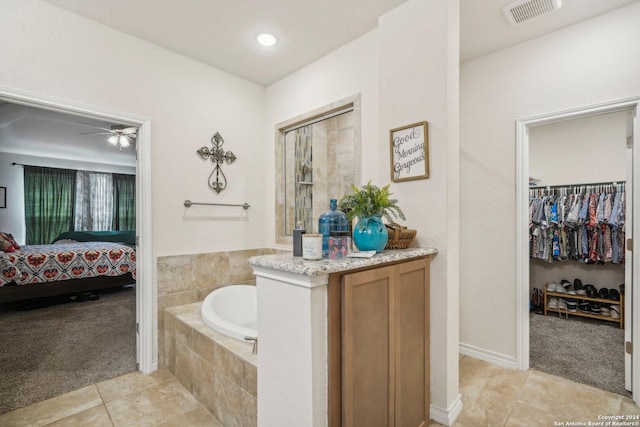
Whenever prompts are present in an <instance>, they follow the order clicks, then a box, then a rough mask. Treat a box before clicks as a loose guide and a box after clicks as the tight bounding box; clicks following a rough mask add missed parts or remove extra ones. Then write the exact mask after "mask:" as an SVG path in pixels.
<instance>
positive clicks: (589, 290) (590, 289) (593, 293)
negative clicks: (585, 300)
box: [584, 285, 598, 298]
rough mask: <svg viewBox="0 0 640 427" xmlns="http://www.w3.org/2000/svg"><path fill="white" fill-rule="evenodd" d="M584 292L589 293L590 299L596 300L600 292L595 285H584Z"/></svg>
mask: <svg viewBox="0 0 640 427" xmlns="http://www.w3.org/2000/svg"><path fill="white" fill-rule="evenodd" d="M584 290H585V291H587V296H588V297H590V298H596V297H597V296H598V291H597V290H596V287H595V286H593V285H584Z"/></svg>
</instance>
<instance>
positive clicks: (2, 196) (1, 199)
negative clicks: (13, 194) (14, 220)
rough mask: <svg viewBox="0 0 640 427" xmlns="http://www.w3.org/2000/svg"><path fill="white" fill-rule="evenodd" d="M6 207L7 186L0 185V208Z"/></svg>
mask: <svg viewBox="0 0 640 427" xmlns="http://www.w3.org/2000/svg"><path fill="white" fill-rule="evenodd" d="M6 207H7V187H0V209H6Z"/></svg>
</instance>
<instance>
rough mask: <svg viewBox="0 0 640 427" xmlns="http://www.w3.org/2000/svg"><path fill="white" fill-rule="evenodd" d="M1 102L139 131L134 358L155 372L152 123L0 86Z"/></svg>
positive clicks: (141, 366) (140, 366) (141, 368)
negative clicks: (104, 122) (62, 113)
mask: <svg viewBox="0 0 640 427" xmlns="http://www.w3.org/2000/svg"><path fill="white" fill-rule="evenodd" d="M0 100H2V101H7V102H11V103H15V104H20V105H27V106H32V107H36V108H44V109H47V110H53V111H59V112H64V113H69V114H73V115H76V116H82V117H90V118H94V119H102V120H107V121H116V122H122V123H124V124H131V125H135V126H138V127H139V131H138V138H137V146H138V168H139V169H138V170H136V175H137V177H138V179H137V182H138V183H137V184H136V185H137V187H136V194H137V196H138V197H136V199H137V202H136V204H137V206H136V210H137V215H136V220H137V222H138V224H137V225H136V226H137V227H138V233H139V234H140V235H141V236H142V239H141V241H140V242H139V246H138V248H137V253H136V255H137V272H136V273H137V280H136V295H137V297H136V299H137V301H136V311H137V316H138V318H139V319H140V320H139V322H140V326H139V327H140V334H139V340H138V348H137V355H138V361H139V368H140V370H141V371H142V372H145V373H146V372H151V371H153V370H155V369H157V363H158V361H157V352H154V351H153V348H154V344H155V342H157V338H156V337H155V336H154V325H155V324H156V323H157V322H156V321H155V320H154V319H155V317H156V313H155V307H156V304H157V302H156V299H155V287H154V286H153V284H154V282H153V277H154V276H153V272H154V268H153V262H152V261H153V246H152V236H151V231H152V221H151V121H150V120H149V119H148V118H146V117H141V116H135V115H132V114H127V113H121V112H117V111H112V110H107V109H103V108H99V107H94V106H89V105H86V104H81V103H78V102H74V101H69V100H66V99H59V98H54V97H50V96H46V95H42V94H40V93H33V92H27V91H23V90H19V89H14V88H10V87H6V86H1V85H0ZM154 353H155V354H154Z"/></svg>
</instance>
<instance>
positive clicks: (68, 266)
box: [0, 235, 136, 302]
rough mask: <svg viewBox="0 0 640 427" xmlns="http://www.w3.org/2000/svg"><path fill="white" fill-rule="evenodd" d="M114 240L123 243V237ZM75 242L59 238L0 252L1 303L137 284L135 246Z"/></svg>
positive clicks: (99, 242) (103, 242)
mask: <svg viewBox="0 0 640 427" xmlns="http://www.w3.org/2000/svg"><path fill="white" fill-rule="evenodd" d="M59 237H60V236H59ZM76 237H78V236H76ZM111 237H112V238H114V239H116V240H121V239H120V237H121V236H115V235H112V236H111ZM87 238H91V237H90V236H87ZM72 240H73V239H68V238H66V237H60V238H56V241H57V243H55V244H51V245H31V246H23V247H21V248H20V249H18V250H16V251H15V252H0V302H12V301H19V300H23V299H32V298H40V297H46V296H54V295H63V294H71V293H78V292H86V291H92V290H97V289H103V288H110V287H116V286H122V285H127V284H133V283H135V280H136V252H135V246H133V245H131V244H121V243H114V242H109V241H88V242H78V241H72ZM123 243H124V242H123Z"/></svg>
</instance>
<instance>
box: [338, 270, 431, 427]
mask: <svg viewBox="0 0 640 427" xmlns="http://www.w3.org/2000/svg"><path fill="white" fill-rule="evenodd" d="M328 298H329V300H328V309H329V317H328V320H329V324H328V336H329V347H328V351H329V396H328V399H329V426H331V427H337V426H344V427H351V426H361V425H366V426H416V427H417V426H426V425H428V423H429V403H430V399H429V259H428V258H426V257H425V258H420V259H417V260H409V261H403V262H400V263H397V264H392V265H385V266H381V267H377V268H369V269H365V270H362V271H356V272H347V273H344V274H341V273H336V274H333V275H331V276H330V277H329V284H328Z"/></svg>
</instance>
